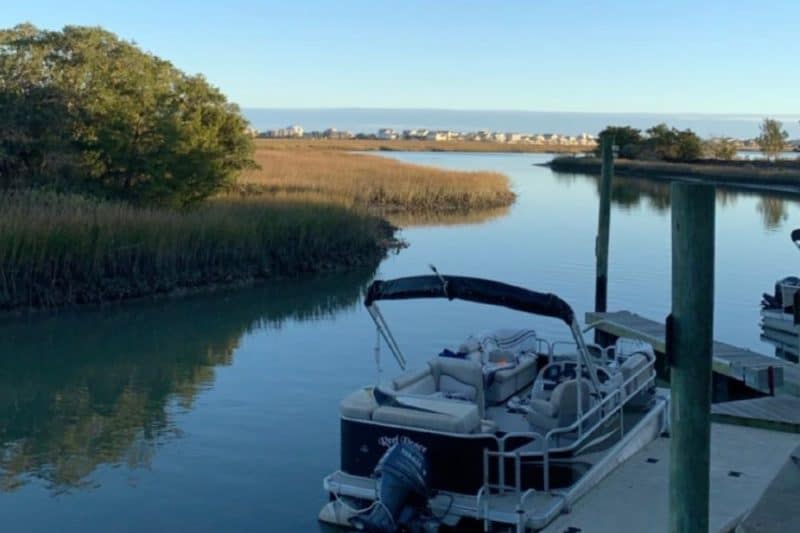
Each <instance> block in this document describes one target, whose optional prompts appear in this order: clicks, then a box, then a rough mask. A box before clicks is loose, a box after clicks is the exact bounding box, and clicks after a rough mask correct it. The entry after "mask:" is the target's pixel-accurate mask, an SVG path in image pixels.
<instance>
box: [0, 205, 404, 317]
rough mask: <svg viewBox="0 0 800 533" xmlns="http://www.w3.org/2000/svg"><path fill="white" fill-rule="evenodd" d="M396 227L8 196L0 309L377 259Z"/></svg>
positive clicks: (207, 208) (330, 216)
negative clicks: (392, 229)
mask: <svg viewBox="0 0 800 533" xmlns="http://www.w3.org/2000/svg"><path fill="white" fill-rule="evenodd" d="M389 234H390V229H389V228H388V225H387V224H386V223H384V222H382V221H381V220H379V219H377V218H375V217H373V216H370V215H367V214H365V213H363V212H360V211H356V210H350V209H347V208H344V207H342V206H337V205H331V204H324V203H316V202H308V201H293V200H289V199H269V198H263V197H259V198H217V199H215V200H213V201H211V202H208V203H207V204H205V205H203V206H201V207H199V208H197V209H195V210H192V211H188V212H181V211H173V210H166V209H149V208H140V207H133V206H130V205H127V204H123V203H116V202H105V201H99V200H94V199H87V198H85V197H81V196H75V195H62V194H55V193H48V192H41V191H17V192H6V193H0V309H4V308H5V309H10V308H18V307H37V308H42V307H44V308H47V307H55V306H61V305H69V304H79V303H89V302H101V301H108V300H116V299H123V298H130V297H136V296H141V295H146V294H152V293H163V292H170V291H173V290H175V289H180V288H191V287H197V286H201V285H209V284H215V283H232V282H236V281H241V280H252V279H257V278H266V277H274V276H281V275H296V274H300V273H304V272H317V271H324V270H331V269H336V268H343V267H347V266H348V265H354V264H362V263H367V262H377V260H378V259H379V258H380V257H381V256H382V254H383V250H384V249H383V246H382V244H381V241H382V240H384V239H386V238H387V237H388V236H389Z"/></svg>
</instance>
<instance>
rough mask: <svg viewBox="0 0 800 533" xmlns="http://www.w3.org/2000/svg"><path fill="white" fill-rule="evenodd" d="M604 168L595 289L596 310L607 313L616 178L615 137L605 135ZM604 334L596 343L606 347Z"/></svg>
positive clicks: (599, 334)
mask: <svg viewBox="0 0 800 533" xmlns="http://www.w3.org/2000/svg"><path fill="white" fill-rule="evenodd" d="M600 147H601V148H600V150H601V153H602V157H603V166H602V169H601V172H600V209H599V216H598V220H597V240H596V241H595V251H594V253H595V257H596V259H597V274H596V276H595V288H594V310H595V312H598V313H605V312H606V308H607V304H608V240H609V226H610V222H611V179H612V178H613V177H614V152H613V147H614V136H613V135H610V134H605V135H603V136H602V137H601V138H600ZM604 340H605V338H604V336H603V333H602V332H600V331H598V330H597V329H595V331H594V341H595V342H596V343H597V344H600V345H605V342H603V341H604Z"/></svg>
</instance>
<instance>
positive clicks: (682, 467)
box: [668, 183, 715, 533]
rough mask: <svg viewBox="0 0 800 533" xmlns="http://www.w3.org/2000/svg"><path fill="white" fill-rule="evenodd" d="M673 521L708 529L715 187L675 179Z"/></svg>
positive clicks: (688, 528)
mask: <svg viewBox="0 0 800 533" xmlns="http://www.w3.org/2000/svg"><path fill="white" fill-rule="evenodd" d="M670 194H671V201H672V315H671V324H672V327H671V332H670V337H671V338H670V339H669V341H668V342H669V346H670V353H669V354H668V357H669V361H670V381H671V389H672V392H671V404H672V405H671V433H672V442H671V443H670V469H669V506H670V507H669V509H670V513H669V527H670V531H671V532H673V533H678V532H680V533H693V532H703V533H706V532H707V531H708V510H709V503H708V501H709V453H710V437H711V370H712V347H713V324H714V196H715V195H714V187H713V186H710V185H698V184H689V183H673V184H672V188H671V193H670Z"/></svg>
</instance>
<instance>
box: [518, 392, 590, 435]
mask: <svg viewBox="0 0 800 533" xmlns="http://www.w3.org/2000/svg"><path fill="white" fill-rule="evenodd" d="M580 386H581V404H582V410H583V412H584V413H585V412H586V411H588V410H589V409H590V408H591V406H592V398H591V393H592V389H591V387H590V386H589V382H588V381H587V380H585V379H582V380H580ZM530 408H531V410H530V411H529V412H528V414H527V417H528V422H530V423H531V425H532V426H534V427H535V428H537V429H540V430H542V431H549V430H551V429H554V428H557V427H567V426H570V425H572V424H573V423H574V422H575V421H576V420H577V419H578V380H576V379H571V380H569V381H564V382H563V383H559V384H558V386H556V388H555V389H553V393H552V394H551V395H550V400H541V399H532V400H531V402H530Z"/></svg>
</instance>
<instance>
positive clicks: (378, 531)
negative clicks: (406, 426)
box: [350, 442, 429, 533]
mask: <svg viewBox="0 0 800 533" xmlns="http://www.w3.org/2000/svg"><path fill="white" fill-rule="evenodd" d="M373 475H377V476H378V486H377V496H378V499H377V502H376V505H375V506H374V507H373V508H372V510H371V511H370V512H369V513H368V514H367V513H365V514H363V515H358V516H354V517H353V518H351V519H350V523H351V524H352V526H353V527H354V528H356V529H357V530H360V531H369V532H371V533H392V532H394V531H397V530H398V529H399V527H400V524H401V523H408V522H410V521H411V520H412V519H413V518H414V515H415V514H416V512H415V510H416V509H419V508H422V507H424V506H425V505H426V504H427V498H428V475H429V474H428V461H427V460H426V459H425V455H424V454H423V453H422V452H421V451H420V450H419V449H418V448H416V447H414V446H412V445H410V444H406V443H404V442H398V443H397V444H395V445H393V446H392V447H391V448H389V449H388V450H387V451H386V453H385V454H383V457H381V460H380V461H378V465H377V466H376V467H375V471H374V472H373Z"/></svg>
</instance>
